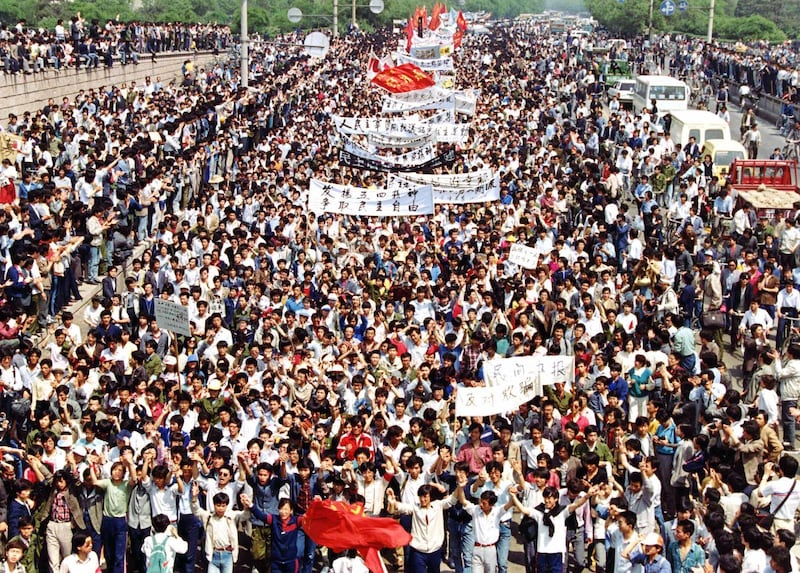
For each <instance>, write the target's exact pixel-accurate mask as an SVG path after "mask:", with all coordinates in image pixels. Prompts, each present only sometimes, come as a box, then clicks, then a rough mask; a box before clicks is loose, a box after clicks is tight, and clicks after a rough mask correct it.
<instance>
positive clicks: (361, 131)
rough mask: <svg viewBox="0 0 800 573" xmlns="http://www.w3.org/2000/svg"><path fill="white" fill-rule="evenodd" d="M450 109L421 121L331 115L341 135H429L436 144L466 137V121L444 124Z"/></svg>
mask: <svg viewBox="0 0 800 573" xmlns="http://www.w3.org/2000/svg"><path fill="white" fill-rule="evenodd" d="M452 113H453V112H452V110H448V111H445V112H442V113H438V114H435V115H433V116H431V117H430V118H428V119H427V120H425V121H419V120H418V119H416V118H415V119H408V118H388V117H341V116H334V118H333V121H334V125H336V129H337V130H338V131H339V133H341V134H344V135H371V134H405V135H406V136H410V135H411V134H413V135H415V136H418V137H421V136H428V135H430V136H431V137H432V142H436V143H464V142H465V141H466V140H467V138H468V137H469V128H470V126H469V124H468V123H445V122H444V120H445V118H447V117H452Z"/></svg>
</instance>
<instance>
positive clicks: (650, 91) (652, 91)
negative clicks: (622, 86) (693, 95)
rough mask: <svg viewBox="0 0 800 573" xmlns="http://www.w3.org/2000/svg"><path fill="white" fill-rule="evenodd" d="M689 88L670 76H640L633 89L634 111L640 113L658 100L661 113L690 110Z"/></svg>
mask: <svg viewBox="0 0 800 573" xmlns="http://www.w3.org/2000/svg"><path fill="white" fill-rule="evenodd" d="M689 93H690V92H689V87H688V86H687V85H686V83H685V82H682V81H681V80H676V79H675V78H671V77H669V76H638V77H637V78H636V87H635V88H634V89H633V110H634V111H635V112H640V111H642V110H643V109H644V108H649V107H650V102H651V101H653V100H656V105H657V106H658V111H659V113H663V112H665V111H675V110H682V109H689Z"/></svg>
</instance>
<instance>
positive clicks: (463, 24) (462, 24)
mask: <svg viewBox="0 0 800 573" xmlns="http://www.w3.org/2000/svg"><path fill="white" fill-rule="evenodd" d="M456 25H457V26H458V29H459V30H461V31H462V32H466V31H467V20H466V18H464V13H463V12H462V11H461V10H459V11H458V17H457V18H456Z"/></svg>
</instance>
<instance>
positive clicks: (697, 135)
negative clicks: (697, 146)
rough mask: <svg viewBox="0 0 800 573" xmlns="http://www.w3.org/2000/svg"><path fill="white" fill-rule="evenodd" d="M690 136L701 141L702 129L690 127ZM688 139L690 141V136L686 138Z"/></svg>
mask: <svg viewBox="0 0 800 573" xmlns="http://www.w3.org/2000/svg"><path fill="white" fill-rule="evenodd" d="M689 137H694V139H695V141H701V140H702V138H701V137H700V130H699V129H690V130H689ZM686 141H689V138H686Z"/></svg>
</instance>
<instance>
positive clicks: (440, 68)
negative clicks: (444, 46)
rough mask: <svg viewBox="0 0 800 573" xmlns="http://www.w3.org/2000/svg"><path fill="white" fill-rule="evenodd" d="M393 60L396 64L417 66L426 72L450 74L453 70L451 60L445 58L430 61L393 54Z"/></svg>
mask: <svg viewBox="0 0 800 573" xmlns="http://www.w3.org/2000/svg"><path fill="white" fill-rule="evenodd" d="M394 60H395V61H396V62H397V63H398V64H401V65H402V64H413V65H415V66H417V67H418V68H419V69H421V70H423V71H426V72H451V71H453V70H454V69H455V66H454V65H453V58H451V57H449V56H448V57H445V58H441V57H440V58H431V59H421V58H412V57H411V56H408V55H406V54H395V55H394Z"/></svg>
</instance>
